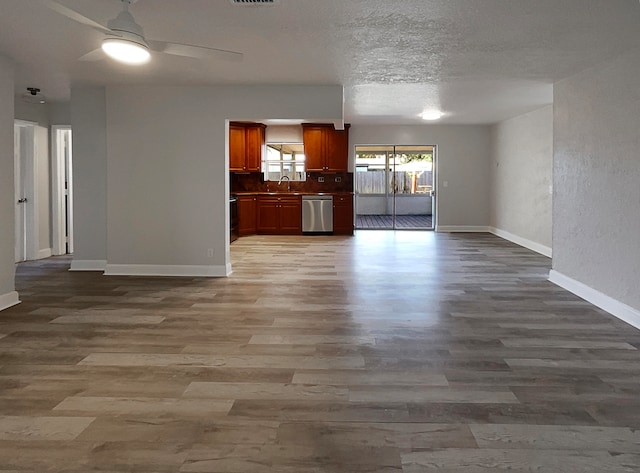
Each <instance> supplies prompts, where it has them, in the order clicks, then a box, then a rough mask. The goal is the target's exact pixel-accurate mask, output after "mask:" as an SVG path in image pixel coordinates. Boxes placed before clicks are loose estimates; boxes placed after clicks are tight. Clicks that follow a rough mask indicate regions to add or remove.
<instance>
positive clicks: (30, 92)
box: [22, 87, 47, 104]
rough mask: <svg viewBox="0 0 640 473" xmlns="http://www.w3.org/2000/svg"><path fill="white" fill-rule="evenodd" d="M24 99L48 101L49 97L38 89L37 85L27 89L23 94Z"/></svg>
mask: <svg viewBox="0 0 640 473" xmlns="http://www.w3.org/2000/svg"><path fill="white" fill-rule="evenodd" d="M22 100H23V101H25V102H27V103H37V104H43V103H47V98H46V97H45V96H44V95H42V93H41V92H40V89H38V88H37V87H27V91H26V92H25V93H24V94H22Z"/></svg>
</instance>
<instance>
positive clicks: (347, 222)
mask: <svg viewBox="0 0 640 473" xmlns="http://www.w3.org/2000/svg"><path fill="white" fill-rule="evenodd" d="M333 234H334V235H353V196H351V195H334V196H333Z"/></svg>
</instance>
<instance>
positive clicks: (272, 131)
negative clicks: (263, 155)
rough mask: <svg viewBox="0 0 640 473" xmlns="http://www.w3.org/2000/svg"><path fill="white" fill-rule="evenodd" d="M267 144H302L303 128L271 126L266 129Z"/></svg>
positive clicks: (296, 126) (298, 126) (297, 126)
mask: <svg viewBox="0 0 640 473" xmlns="http://www.w3.org/2000/svg"><path fill="white" fill-rule="evenodd" d="M265 141H266V142H267V143H302V126H300V125H269V126H268V127H267V129H266V137H265Z"/></svg>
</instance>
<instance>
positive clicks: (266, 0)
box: [229, 0, 280, 6]
mask: <svg viewBox="0 0 640 473" xmlns="http://www.w3.org/2000/svg"><path fill="white" fill-rule="evenodd" d="M229 1H230V2H231V3H232V4H233V5H264V6H271V5H277V4H278V3H280V0H229Z"/></svg>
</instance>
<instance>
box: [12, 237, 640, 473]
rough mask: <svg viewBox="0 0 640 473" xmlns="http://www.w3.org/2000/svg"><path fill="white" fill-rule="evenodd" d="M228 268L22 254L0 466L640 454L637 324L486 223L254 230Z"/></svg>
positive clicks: (119, 468)
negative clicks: (285, 232) (215, 270)
mask: <svg viewBox="0 0 640 473" xmlns="http://www.w3.org/2000/svg"><path fill="white" fill-rule="evenodd" d="M231 254H232V261H233V269H234V272H233V275H232V276H231V277H229V278H226V279H203V278H196V279H192V278H142V277H108V276H102V275H101V274H99V273H71V272H68V271H67V269H68V267H69V259H67V258H50V259H47V260H43V261H40V262H32V263H25V264H21V265H19V267H18V270H17V286H18V289H19V292H20V296H21V299H22V300H23V303H22V304H20V305H18V306H15V307H13V308H10V309H8V310H6V311H3V312H1V313H0V472H2V473H6V472H21V473H24V472H30V473H35V472H38V473H40V472H53V471H55V472H95V471H100V472H103V473H116V472H162V473H168V472H221V473H230V472H235V473H253V472H285V473H289V472H290V473H294V472H295V473H310V472H313V473H319V472H345V473H346V472H383V473H389V472H406V473H417V472H431V471H438V472H467V473H469V472H471V473H476V472H499V471H509V472H560V473H571V472H579V473H585V472H598V473H602V472H631V471H640V430H639V429H640V395H639V393H640V351H639V350H638V348H639V347H640V333H639V332H638V331H637V330H635V329H633V328H631V327H629V326H627V325H626V324H624V323H622V322H620V321H618V320H617V319H615V318H613V317H611V316H609V315H607V314H606V313H604V312H602V311H600V310H599V309H597V308H594V307H593V306H591V305H590V304H588V303H586V302H584V301H582V300H580V299H578V298H577V297H575V296H573V295H572V294H570V293H567V292H566V291H564V290H562V289H560V288H559V287H556V286H554V285H552V284H551V283H549V282H548V281H547V280H546V277H547V273H548V270H549V264H550V261H549V259H547V258H545V257H542V256H539V255H537V254H535V253H532V252H530V251H528V250H526V249H523V248H520V247H518V246H516V245H513V244H511V243H508V242H505V241H503V240H500V239H499V238H497V237H495V236H492V235H487V234H468V235H465V234H439V233H432V232H408V233H407V232H405V233H403V232H357V234H356V236H355V237H353V238H349V237H324V236H319V237H259V236H256V237H245V238H241V239H240V240H238V241H237V242H235V243H234V244H233V245H232V247H231Z"/></svg>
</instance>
